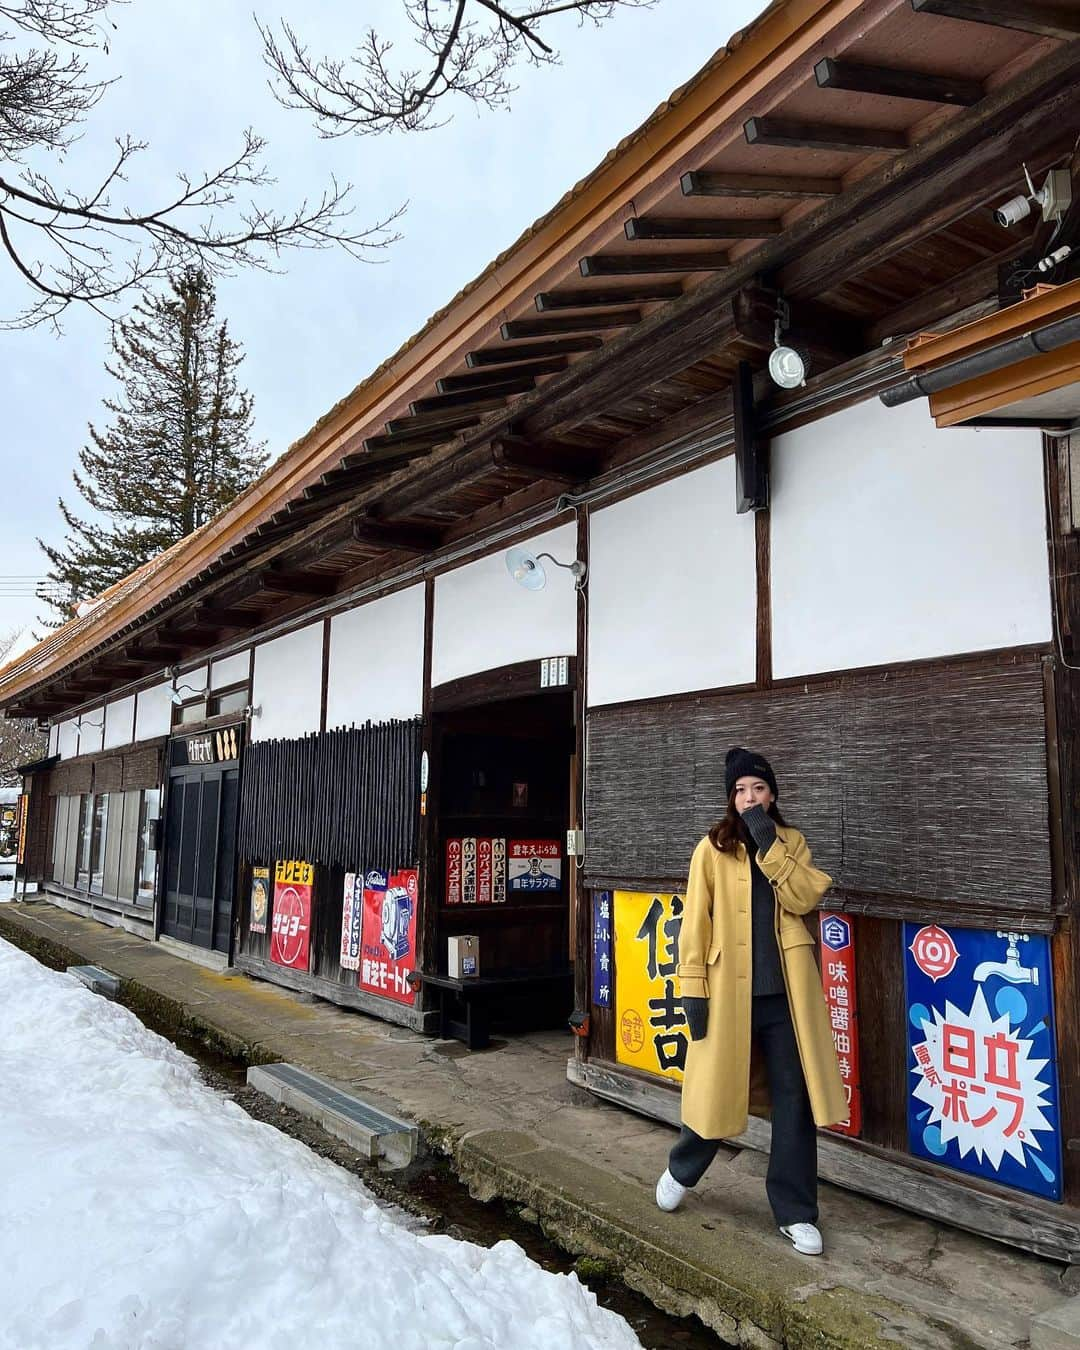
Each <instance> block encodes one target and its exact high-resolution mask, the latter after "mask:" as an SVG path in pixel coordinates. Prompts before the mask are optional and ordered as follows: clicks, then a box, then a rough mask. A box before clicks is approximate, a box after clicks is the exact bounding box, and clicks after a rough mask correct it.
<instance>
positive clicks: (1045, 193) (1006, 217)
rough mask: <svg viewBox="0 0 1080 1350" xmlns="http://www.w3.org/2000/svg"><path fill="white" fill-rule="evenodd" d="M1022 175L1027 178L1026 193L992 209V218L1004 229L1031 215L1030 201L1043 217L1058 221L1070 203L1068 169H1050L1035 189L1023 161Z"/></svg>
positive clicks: (1070, 178)
mask: <svg viewBox="0 0 1080 1350" xmlns="http://www.w3.org/2000/svg"><path fill="white" fill-rule="evenodd" d="M1024 177H1025V178H1026V179H1027V185H1028V190H1027V193H1026V194H1024V193H1021V194H1020V195H1019V196H1017V197H1010V198H1009V200H1008V201H1007V202H1002V204H1001V205H1000V206H999V207H998V209H997V210H996V211H995V212H994V219H995V220H996V221H997V223H998V224H999V225H1000V226H1001V227H1002V228H1003V229H1006V230H1007V229H1008V228H1009V226H1010V225H1018V224H1019V223H1020V221H1022V220H1024V219H1025V218H1026V217H1027V216H1030V215H1031V210H1032V203H1034V205H1035V206H1037V207H1039V208H1040V210H1041V211H1042V214H1043V220H1060V219H1061V217H1062V216H1063V215H1064V214H1065V212H1066V211H1067V210H1068V209H1069V207H1070V205H1071V204H1072V177H1071V175H1070V173H1069V170H1068V169H1051V170H1050V172H1049V173H1048V174H1047V175H1046V180H1045V181H1044V183H1043V185H1042V187H1041V188H1039V190H1038V192H1036V191H1035V184H1034V183H1033V182H1032V181H1031V174H1029V173H1028V170H1027V165H1026V164H1025V165H1024Z"/></svg>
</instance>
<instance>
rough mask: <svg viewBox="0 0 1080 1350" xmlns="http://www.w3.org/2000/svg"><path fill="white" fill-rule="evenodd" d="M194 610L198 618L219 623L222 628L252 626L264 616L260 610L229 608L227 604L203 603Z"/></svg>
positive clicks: (258, 622)
mask: <svg viewBox="0 0 1080 1350" xmlns="http://www.w3.org/2000/svg"><path fill="white" fill-rule="evenodd" d="M195 612H196V614H198V616H199V617H200V618H205V619H209V620H210V621H211V622H212V623H218V624H221V626H222V628H254V627H256V626H257V625H258V624H260V623H261V622H262V621H263V619H264V618H265V615H264V614H263V612H262V610H258V609H253V610H245V609H230V608H229V606H227V605H210V604H205V603H204V604H201V605H198V606H196V610H195Z"/></svg>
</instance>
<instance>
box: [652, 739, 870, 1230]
mask: <svg viewBox="0 0 1080 1350" xmlns="http://www.w3.org/2000/svg"><path fill="white" fill-rule="evenodd" d="M724 787H725V789H726V791H727V794H728V806H727V813H726V815H725V816H724V818H723V820H721V821H720V822H719V823H718V824H716V825H714V826H713V828H712V829H711V830H710V831H709V833H708V835H707V836H706V837H705V838H704V839H702V841H701V843H700V844H698V846H697V848H696V849H695V850H694V856H693V858H692V860H691V862H690V883H689V885H688V887H687V891H686V901H685V905H684V908H683V923H682V931H681V933H680V935H679V966H678V970H677V974H678V978H679V982H680V986H681V995H682V1005H683V1009H684V1011H685V1013H686V1020H687V1023H688V1026H689V1030H690V1046H689V1048H688V1050H687V1055H686V1072H685V1076H684V1080H683V1088H682V1121H683V1125H682V1131H681V1133H680V1135H679V1138H678V1141H677V1143H676V1144H675V1147H674V1148H673V1149H672V1150H671V1156H670V1159H669V1161H668V1169H667V1171H666V1172H665V1173H664V1174H663V1176H662V1177H661V1178H660V1181H659V1182H658V1184H657V1187H656V1203H657V1204H658V1205H659V1206H660V1208H661V1209H665V1210H673V1209H676V1208H678V1206H679V1204H680V1203H681V1202H682V1199H683V1197H684V1196H685V1194H686V1192H687V1191H688V1190H689V1189H690V1188H691V1187H692V1186H695V1185H696V1184H697V1183H698V1181H700V1180H701V1178H702V1176H703V1175H704V1173H705V1169H706V1168H707V1167H708V1166H709V1164H710V1163H711V1162H712V1160H713V1158H714V1157H715V1156H716V1151H717V1148H718V1147H719V1144H720V1141H721V1139H728V1138H732V1137H734V1136H735V1135H739V1134H742V1132H743V1131H744V1130H745V1129H746V1121H747V1115H748V1113H749V1103H750V1059H751V1045H752V1043H753V1045H754V1047H755V1048H756V1050H757V1052H758V1055H759V1057H760V1058H761V1060H763V1061H764V1068H765V1074H766V1078H767V1081H768V1087H769V1097H770V1100H771V1105H772V1148H771V1151H770V1154H769V1171H768V1176H767V1178H766V1182H765V1189H766V1192H767V1194H768V1197H769V1203H770V1205H771V1206H772V1211H773V1215H774V1216H775V1218H776V1222H777V1224H778V1226H779V1228H780V1231H781V1233H783V1234H784V1236H785V1237H787V1238H789V1239H790V1241H791V1242H792V1244H793V1245H794V1247H795V1250H796V1251H798V1252H802V1253H803V1254H804V1255H807V1256H817V1255H819V1254H820V1253H821V1250H822V1243H821V1234H820V1232H819V1231H818V1229H817V1226H816V1225H817V1217H818V1208H817V1135H816V1133H815V1125H833V1124H835V1123H836V1122H838V1121H841V1120H845V1119H846V1118H847V1113H848V1106H847V1102H846V1100H845V1097H844V1087H843V1083H842V1081H841V1079H840V1067H839V1065H838V1063H837V1060H836V1050H835V1047H834V1045H833V1039H832V1031H831V1029H830V1026H829V1017H828V1012H827V1010H826V1007H825V998H824V994H823V992H822V988H821V977H820V974H819V973H818V968H817V964H816V962H815V960H814V938H813V936H812V935H811V933H810V932H809V930H808V929H807V927H806V925H805V923H804V922H803V920H802V918H801V916H802V915H803V914H808V913H809V912H810V911H811V910H812V909H813V908H814V907H815V906H816V905H817V903H818V901H819V900H820V899H821V897H822V896H823V895H824V894H825V892H826V890H828V888H829V886H830V885H831V884H832V878H831V877H828V876H826V874H825V873H824V872H821V871H819V870H818V869H817V868H816V867H815V866H814V865H813V863H812V862H811V860H810V850H809V849H808V848H807V846H806V840H805V839H804V838H803V837H802V835H801V834H800V833H799V832H798V830H793V829H792V828H791V827H790V826H788V825H785V823H784V820H783V817H782V816H781V815H780V812H779V811H778V810H777V806H776V799H777V797H778V796H779V791H778V789H777V786H776V776H775V774H774V773H773V771H772V767H771V766H770V764H769V762H768V760H766V759H765V758H764V757H763V756H762V755H758V754H754V753H752V752H751V751H749V750H744V749H742V748H741V747H739V746H736V747H735V748H734V749H732V750H729V751H728V754H727V758H726V760H725V762H724Z"/></svg>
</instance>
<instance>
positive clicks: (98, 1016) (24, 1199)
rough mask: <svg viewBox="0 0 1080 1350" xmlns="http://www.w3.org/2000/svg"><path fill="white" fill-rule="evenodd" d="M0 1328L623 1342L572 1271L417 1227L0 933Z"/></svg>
mask: <svg viewBox="0 0 1080 1350" xmlns="http://www.w3.org/2000/svg"><path fill="white" fill-rule="evenodd" d="M0 1092H2V1103H3V1104H2V1106H0V1216H2V1217H0V1347H3V1350H136V1347H138V1350H203V1347H205V1348H206V1350H211V1348H212V1350H278V1348H279V1347H280V1350H306V1347H309V1346H310V1347H312V1350H337V1347H352V1348H353V1350H383V1347H387V1348H389V1347H393V1350H441V1348H442V1347H447V1348H448V1350H449V1347H453V1350H487V1348H488V1347H506V1350H511V1347H512V1350H546V1348H547V1347H550V1350H633V1348H634V1347H638V1345H639V1343H638V1340H637V1337H636V1336H635V1335H634V1333H633V1332H632V1331H631V1329H630V1327H629V1326H628V1325H627V1323H626V1322H625V1321H624V1320H623V1319H622V1318H621V1317H619V1316H617V1315H616V1314H615V1313H612V1312H609V1311H607V1310H606V1309H604V1308H601V1307H599V1306H598V1305H597V1303H596V1300H595V1298H594V1296H593V1295H592V1294H591V1293H590V1291H589V1290H588V1289H586V1288H585V1287H584V1286H582V1285H581V1284H579V1283H578V1281H577V1279H576V1277H575V1276H573V1275H571V1276H563V1275H553V1274H550V1273H548V1272H547V1271H544V1270H542V1269H541V1268H540V1267H539V1266H538V1265H536V1264H535V1262H533V1261H531V1260H530V1259H529V1258H528V1257H527V1256H526V1255H525V1253H524V1252H523V1251H522V1250H521V1248H520V1247H518V1246H517V1245H516V1244H515V1243H512V1242H500V1243H498V1244H497V1245H496V1246H494V1247H492V1248H490V1249H487V1248H483V1247H478V1246H474V1245H473V1244H472V1243H467V1242H459V1241H456V1240H454V1239H453V1238H449V1237H443V1236H426V1235H424V1234H422V1233H418V1232H416V1231H413V1230H412V1229H410V1228H409V1227H408V1226H407V1225H406V1224H405V1223H403V1222H401V1221H399V1220H398V1219H396V1218H395V1217H394V1216H393V1215H392V1214H391V1213H388V1212H387V1211H386V1210H384V1209H381V1208H380V1207H379V1206H378V1205H377V1204H376V1203H375V1202H374V1201H373V1200H372V1199H371V1198H370V1196H369V1195H368V1193H367V1192H366V1191H365V1190H364V1189H363V1187H362V1186H361V1185H360V1183H359V1182H358V1181H357V1180H356V1179H355V1178H354V1177H352V1176H351V1175H350V1174H349V1173H347V1172H345V1171H343V1170H342V1169H340V1168H338V1167H335V1166H333V1165H332V1164H331V1163H328V1162H325V1161H324V1160H323V1159H321V1158H319V1157H317V1156H316V1155H315V1154H313V1153H311V1152H310V1151H309V1150H308V1149H306V1148H305V1147H304V1146H303V1145H302V1144H299V1143H297V1142H296V1141H295V1140H293V1139H290V1138H288V1137H287V1136H285V1135H283V1134H281V1133H279V1132H278V1131H277V1130H275V1129H273V1128H272V1127H271V1126H269V1125H263V1124H260V1123H259V1122H257V1121H254V1120H252V1119H251V1118H250V1117H249V1116H248V1115H246V1114H245V1112H244V1111H242V1110H241V1109H240V1107H239V1106H237V1105H236V1104H235V1103H234V1102H231V1101H229V1100H228V1099H227V1098H225V1097H223V1096H222V1095H220V1094H219V1093H216V1092H214V1091H213V1090H211V1089H210V1088H209V1087H207V1086H206V1085H205V1084H204V1083H203V1082H202V1081H201V1080H200V1078H199V1073H198V1069H197V1068H196V1066H195V1064H194V1062H193V1061H192V1060H191V1059H189V1058H188V1057H187V1056H186V1055H184V1054H181V1052H180V1051H179V1050H177V1049H176V1048H175V1046H173V1045H171V1044H170V1043H169V1042H168V1041H165V1040H163V1039H162V1038H161V1037H160V1036H156V1035H154V1034H153V1033H152V1032H150V1031H148V1030H147V1029H146V1028H145V1027H144V1026H143V1025H142V1023H141V1022H139V1020H138V1019H137V1018H136V1017H135V1016H133V1015H132V1014H131V1013H130V1012H128V1011H127V1010H126V1009H124V1008H120V1007H117V1006H116V1005H114V1004H111V1003H108V1002H106V1001H105V1000H104V999H101V998H98V997H97V996H95V995H93V994H91V993H90V992H89V991H88V990H86V989H84V988H83V987H82V985H80V984H78V983H77V981H75V980H74V979H73V978H71V977H70V976H67V975H58V974H56V973H54V972H53V971H50V970H46V969H45V968H44V967H42V966H40V965H38V964H37V962H36V961H34V960H32V959H31V958H30V957H28V956H26V955H25V954H24V953H22V952H20V951H18V950H17V949H16V948H14V947H12V946H11V945H10V944H8V943H6V942H3V941H0Z"/></svg>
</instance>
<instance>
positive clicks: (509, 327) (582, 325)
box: [499, 309, 641, 341]
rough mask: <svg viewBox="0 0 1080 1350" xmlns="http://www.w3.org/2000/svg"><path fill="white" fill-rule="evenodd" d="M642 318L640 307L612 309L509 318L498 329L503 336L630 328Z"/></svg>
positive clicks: (547, 334) (531, 336)
mask: <svg viewBox="0 0 1080 1350" xmlns="http://www.w3.org/2000/svg"><path fill="white" fill-rule="evenodd" d="M640 322H641V310H639V309H613V310H611V311H609V312H608V313H606V314H595V313H591V314H559V315H556V316H555V317H554V318H543V319H510V320H509V321H508V322H507V323H504V324H502V326H501V327H500V329H499V332H500V334H501V336H502V337H503V338H504V339H505V340H507V341H509V340H510V339H513V338H538V337H557V336H559V335H561V334H563V333H579V332H592V331H593V330H594V329H606V328H629V327H630V326H631V325H632V324H635V323H640Z"/></svg>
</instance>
